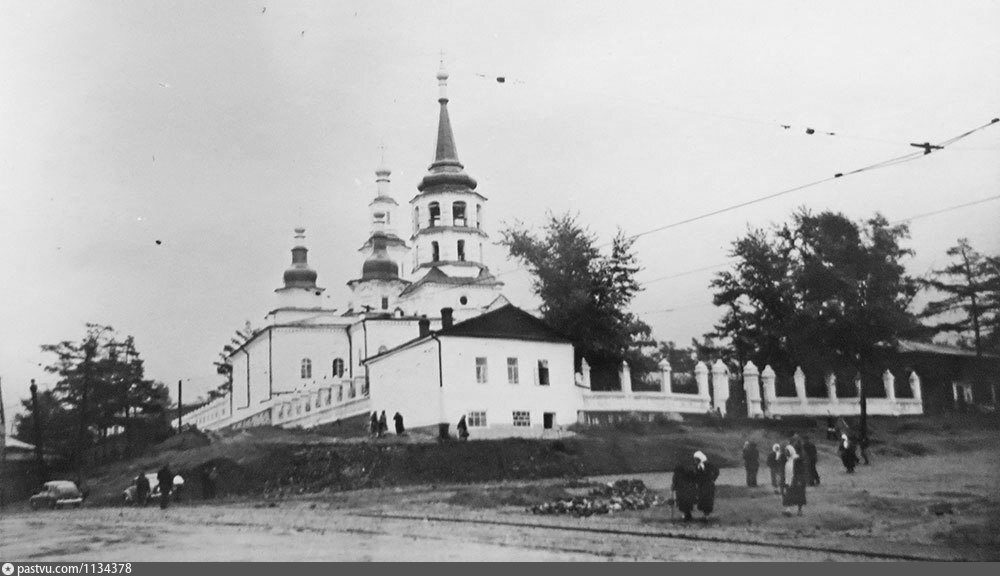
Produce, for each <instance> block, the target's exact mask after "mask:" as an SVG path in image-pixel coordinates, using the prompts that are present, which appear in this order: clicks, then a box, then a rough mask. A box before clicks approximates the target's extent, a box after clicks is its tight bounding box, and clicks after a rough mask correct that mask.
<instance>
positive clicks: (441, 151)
mask: <svg viewBox="0 0 1000 576" xmlns="http://www.w3.org/2000/svg"><path fill="white" fill-rule="evenodd" d="M437 79H438V85H439V86H440V88H441V96H440V97H439V98H438V102H439V103H440V104H441V114H440V117H439V118H438V135H437V145H436V147H435V151H434V162H432V163H431V165H430V166H429V167H428V169H427V171H428V173H427V175H425V176H424V177H423V179H422V180H421V181H420V184H419V185H418V186H417V190H420V191H421V192H423V191H424V190H425V189H427V188H431V187H435V188H436V187H440V186H448V187H460V188H470V189H475V188H476V180H475V179H474V178H473V177H472V176H469V175H468V174H466V173H465V166H463V165H462V163H461V162H459V160H458V148H456V147H455V135H454V133H452V130H451V119H450V117H449V116H448V93H447V87H448V72H447V71H446V70H445V69H444V63H442V64H441V70H440V71H439V72H438V74H437Z"/></svg>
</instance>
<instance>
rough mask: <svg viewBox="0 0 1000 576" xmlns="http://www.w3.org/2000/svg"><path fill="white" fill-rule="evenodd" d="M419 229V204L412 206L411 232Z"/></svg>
mask: <svg viewBox="0 0 1000 576" xmlns="http://www.w3.org/2000/svg"><path fill="white" fill-rule="evenodd" d="M418 230H420V206H414V207H413V233H414V234H416V233H417V231H418Z"/></svg>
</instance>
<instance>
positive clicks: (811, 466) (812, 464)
mask: <svg viewBox="0 0 1000 576" xmlns="http://www.w3.org/2000/svg"><path fill="white" fill-rule="evenodd" d="M802 450H803V451H804V452H805V453H806V454H805V456H806V458H805V463H806V468H807V471H808V475H809V485H810V486H819V470H818V469H817V468H816V462H817V460H818V458H819V453H818V452H817V451H816V445H815V444H813V441H812V438H810V437H809V435H808V434H807V435H806V436H805V438H803V439H802Z"/></svg>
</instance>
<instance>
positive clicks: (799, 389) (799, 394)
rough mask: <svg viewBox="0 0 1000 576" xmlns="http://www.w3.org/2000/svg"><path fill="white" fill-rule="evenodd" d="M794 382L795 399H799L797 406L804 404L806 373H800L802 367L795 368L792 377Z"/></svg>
mask: <svg viewBox="0 0 1000 576" xmlns="http://www.w3.org/2000/svg"><path fill="white" fill-rule="evenodd" d="M792 379H793V380H795V397H796V398H798V399H799V404H805V403H806V373H805V372H803V371H802V366H799V367H797V368H795V374H793V375H792Z"/></svg>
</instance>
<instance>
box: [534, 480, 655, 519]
mask: <svg viewBox="0 0 1000 576" xmlns="http://www.w3.org/2000/svg"><path fill="white" fill-rule="evenodd" d="M662 502H663V501H662V500H661V499H660V497H659V496H657V495H655V494H653V493H652V492H650V491H649V490H648V489H647V488H646V485H645V484H644V483H643V481H642V480H618V481H617V482H609V483H608V484H607V485H605V486H601V487H599V488H595V489H594V490H591V491H590V494H588V495H587V496H574V497H573V498H570V499H568V500H566V499H564V500H555V501H552V502H544V503H542V504H538V505H536V506H532V507H531V508H530V510H531V513H532V514H571V515H573V516H577V517H580V516H592V515H594V514H612V513H614V512H619V511H621V510H645V509H646V508H649V507H651V506H657V505H659V504H661V503H662Z"/></svg>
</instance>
